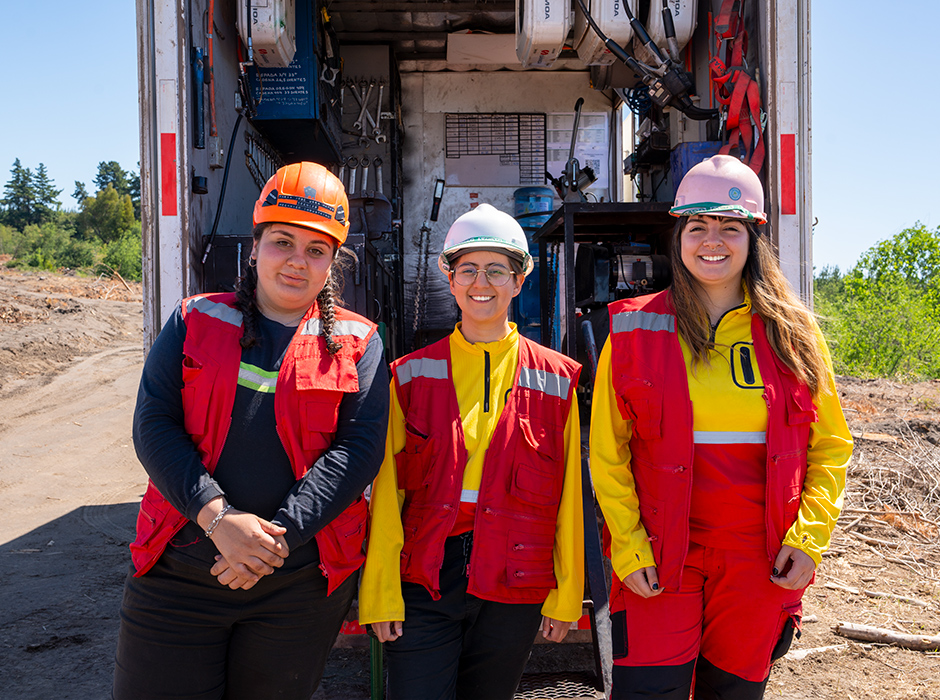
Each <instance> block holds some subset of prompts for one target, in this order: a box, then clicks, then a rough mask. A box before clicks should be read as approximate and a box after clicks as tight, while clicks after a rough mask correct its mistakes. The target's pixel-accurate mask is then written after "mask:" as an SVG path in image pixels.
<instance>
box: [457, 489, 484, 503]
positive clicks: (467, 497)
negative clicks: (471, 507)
mask: <svg viewBox="0 0 940 700" xmlns="http://www.w3.org/2000/svg"><path fill="white" fill-rule="evenodd" d="M479 497H480V492H479V491H478V490H476V489H463V490H461V492H460V502H461V503H476V502H477V499H478V498H479Z"/></svg>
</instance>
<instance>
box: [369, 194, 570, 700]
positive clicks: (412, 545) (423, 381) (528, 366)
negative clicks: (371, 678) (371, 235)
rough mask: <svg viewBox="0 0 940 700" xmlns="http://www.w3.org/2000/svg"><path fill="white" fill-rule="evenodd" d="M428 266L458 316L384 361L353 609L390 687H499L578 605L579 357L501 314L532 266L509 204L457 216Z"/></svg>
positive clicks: (421, 698) (449, 691)
mask: <svg viewBox="0 0 940 700" xmlns="http://www.w3.org/2000/svg"><path fill="white" fill-rule="evenodd" d="M439 266H440V268H441V271H442V272H443V273H444V274H445V275H447V277H448V279H449V281H450V291H451V293H452V294H453V295H454V298H455V299H456V301H457V305H458V306H459V307H460V310H461V319H462V320H461V322H460V323H458V324H457V327H456V328H455V329H454V332H453V333H452V334H451V335H450V336H449V337H448V338H445V339H444V340H441V341H439V342H437V343H434V344H432V345H430V346H428V347H426V348H423V349H421V350H418V351H416V352H413V353H411V354H410V355H407V356H406V357H403V358H401V359H400V360H398V361H396V362H395V363H393V365H392V383H391V413H390V420H389V428H388V436H387V441H386V447H385V460H384V462H383V464H382V468H381V469H380V471H379V475H378V477H377V478H376V480H375V482H374V484H373V488H372V502H371V515H372V524H371V528H370V535H369V545H368V551H367V557H366V565H365V568H364V569H363V578H362V584H361V587H360V594H359V620H360V622H362V623H364V624H366V623H371V625H372V629H373V630H374V633H375V634H376V636H377V637H378V639H379V640H380V641H382V642H385V651H386V654H387V659H388V696H389V698H390V700H404V699H406V698H414V699H415V700H431V699H435V698H442V699H449V698H467V699H473V698H478V699H479V700H500V699H501V698H504V699H506V700H509V699H510V698H512V696H513V694H514V692H515V689H516V686H517V685H518V682H519V679H520V677H521V675H522V670H523V667H524V666H525V661H526V659H527V657H528V654H529V650H530V648H531V646H532V644H533V641H534V639H535V636H536V633H537V632H538V630H539V627H540V626H541V633H542V635H543V637H545V638H546V639H548V640H551V641H556V642H557V641H561V640H562V639H563V638H564V637H565V635H566V633H567V631H568V628H569V627H570V623H572V622H574V621H576V620H577V619H579V618H580V617H581V607H582V596H583V591H584V564H583V554H584V549H583V524H582V514H581V476H580V464H581V456H580V437H579V436H580V429H579V419H578V405H577V399H576V397H575V394H574V391H575V387H576V385H577V383H578V375H579V372H580V366H579V365H578V364H577V363H576V362H574V361H572V360H570V359H569V358H567V357H565V356H563V355H561V354H559V353H557V352H554V351H552V350H549V349H547V348H544V347H542V346H541V345H538V344H537V343H534V342H532V341H530V340H528V339H526V338H524V337H522V336H521V335H520V334H519V332H518V331H517V330H516V326H515V324H513V323H510V322H509V320H508V313H509V305H510V303H511V301H512V298H513V297H514V296H516V295H517V294H519V291H520V290H521V289H522V284H523V281H524V279H525V275H527V274H528V273H529V272H531V270H532V267H533V263H532V258H531V257H530V255H529V253H528V245H527V243H526V239H525V234H524V233H523V231H522V228H521V227H520V226H519V224H518V223H516V221H515V220H514V219H513V218H512V217H510V216H509V215H508V214H504V213H503V212H500V211H498V210H497V209H495V208H493V207H492V206H490V205H488V204H481V205H480V206H478V207H477V208H476V209H473V210H471V211H469V212H467V213H466V214H464V215H463V216H461V217H459V218H458V219H457V220H456V221H455V222H454V224H453V225H452V226H451V228H450V230H449V231H448V233H447V237H446V239H445V241H444V250H443V252H442V253H441V255H440V259H439Z"/></svg>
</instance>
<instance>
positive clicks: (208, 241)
mask: <svg viewBox="0 0 940 700" xmlns="http://www.w3.org/2000/svg"><path fill="white" fill-rule="evenodd" d="M242 116H244V115H243V113H242V112H239V113H238V119H236V120H235V128H234V129H232V140H231V142H230V143H229V145H228V155H226V156H225V172H224V173H223V174H222V189H221V190H219V205H218V206H217V207H216V209H215V221H213V222H212V231H210V232H209V237H208V238H207V239H206V245H205V247H204V248H203V249H202V261H201V262H202V264H203V265H205V264H206V260H207V259H208V258H209V251H210V250H212V241H214V240H215V232H216V231H217V230H218V229H219V217H221V216H222V202H224V201H225V186H226V185H227V184H228V168H229V166H230V165H231V164H232V152H233V151H234V150H235V137H236V136H237V135H238V127H239V126H241V123H242Z"/></svg>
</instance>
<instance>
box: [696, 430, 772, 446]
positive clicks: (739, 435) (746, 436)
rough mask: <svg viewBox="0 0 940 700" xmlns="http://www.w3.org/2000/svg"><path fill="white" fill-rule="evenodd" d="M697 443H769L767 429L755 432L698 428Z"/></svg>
mask: <svg viewBox="0 0 940 700" xmlns="http://www.w3.org/2000/svg"><path fill="white" fill-rule="evenodd" d="M694 435H695V444H696V445H764V444H766V443H767V433H766V431H763V430H761V431H759V432H753V433H745V432H735V431H719V430H696V431H695V433H694Z"/></svg>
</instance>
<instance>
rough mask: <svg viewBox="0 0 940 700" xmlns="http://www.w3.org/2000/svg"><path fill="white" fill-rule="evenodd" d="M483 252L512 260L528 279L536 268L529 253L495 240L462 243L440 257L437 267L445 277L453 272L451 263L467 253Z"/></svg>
mask: <svg viewBox="0 0 940 700" xmlns="http://www.w3.org/2000/svg"><path fill="white" fill-rule="evenodd" d="M482 250H485V251H489V252H491V253H502V254H503V255H505V256H506V257H509V258H512V259H513V260H515V261H516V262H517V263H519V264H520V265H521V266H522V274H523V275H524V276H526V277H528V276H529V273H531V272H532V270H533V269H534V268H535V262H534V261H533V260H532V256H531V255H529V253H527V252H525V251H522V250H519V249H518V248H515V247H511V246H507V245H506V244H505V242H504V241H501V240H499V239H494V240H493V241H487V240H473V241H468V242H466V243H462V244H460V245H459V246H454V247H453V248H450V249H449V250H445V251H444V252H442V253H441V254H440V256H438V259H437V266H438V267H439V268H440V269H441V272H443V273H444V274H445V275H446V274H449V273H450V272H451V270H452V262H451V261H453V260H456V259H457V258H459V257H460V256H461V255H464V254H465V253H469V252H471V251H482Z"/></svg>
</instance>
